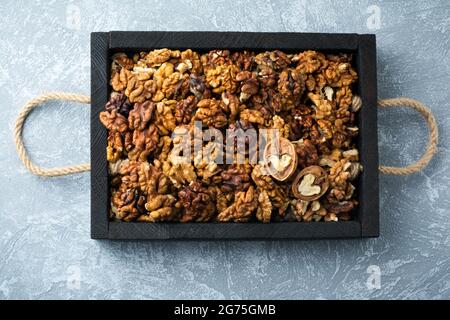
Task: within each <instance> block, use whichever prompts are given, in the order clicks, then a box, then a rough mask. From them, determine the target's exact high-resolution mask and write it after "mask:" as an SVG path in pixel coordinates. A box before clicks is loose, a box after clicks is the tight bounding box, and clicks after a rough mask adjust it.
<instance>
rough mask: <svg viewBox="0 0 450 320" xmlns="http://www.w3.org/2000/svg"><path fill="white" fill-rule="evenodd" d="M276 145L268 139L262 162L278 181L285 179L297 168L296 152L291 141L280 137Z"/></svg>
mask: <svg viewBox="0 0 450 320" xmlns="http://www.w3.org/2000/svg"><path fill="white" fill-rule="evenodd" d="M278 141H279V145H278V150H277V145H276V144H275V143H274V141H269V142H268V143H267V145H266V148H265V149H264V163H265V164H266V168H267V171H268V172H269V174H270V175H271V176H272V177H274V178H275V179H277V180H278V181H285V180H287V179H288V178H289V177H291V176H292V174H293V173H294V171H295V169H296V168H297V153H296V152H295V147H294V145H293V144H292V142H291V141H289V140H288V139H286V138H280V139H279V140H278Z"/></svg>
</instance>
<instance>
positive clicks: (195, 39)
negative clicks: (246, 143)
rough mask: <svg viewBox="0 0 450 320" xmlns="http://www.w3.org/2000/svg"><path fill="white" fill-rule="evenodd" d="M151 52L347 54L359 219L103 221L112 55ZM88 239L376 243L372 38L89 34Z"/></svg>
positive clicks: (106, 195)
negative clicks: (104, 114)
mask: <svg viewBox="0 0 450 320" xmlns="http://www.w3.org/2000/svg"><path fill="white" fill-rule="evenodd" d="M156 48H172V49H180V50H182V49H187V48H191V49H193V50H197V51H207V50H211V49H221V48H222V49H229V50H244V49H248V50H253V51H263V50H274V49H279V50H282V51H285V52H299V51H302V50H308V49H311V50H319V51H322V52H352V53H353V54H354V57H355V67H356V69H357V72H358V76H359V79H358V84H357V86H356V91H357V93H358V94H359V95H360V96H361V98H362V102H363V108H362V109H361V111H360V112H359V116H358V125H359V128H360V134H359V137H358V141H357V144H358V148H359V150H360V155H361V163H362V165H363V166H364V171H363V172H362V174H361V176H360V177H359V178H358V181H357V190H358V201H359V203H360V204H359V206H358V209H357V212H356V215H355V216H356V219H355V220H352V221H338V222H329V223H325V222H279V223H270V224H263V223H218V222H211V223H139V222H116V221H110V219H109V218H108V210H109V198H110V192H109V187H108V171H107V161H106V144H107V130H106V129H105V128H104V127H103V126H102V124H101V123H100V121H99V116H98V115H99V112H101V111H102V110H103V108H104V105H105V103H106V102H107V100H108V96H109V93H110V86H109V78H110V65H111V63H110V58H111V56H112V54H114V53H115V52H120V51H125V52H136V51H137V52H139V51H142V50H147V51H148V50H151V49H156ZM91 99H92V103H91V105H92V108H91V237H92V238H93V239H324V238H363V237H377V236H379V196H378V138H377V76H376V39H375V35H366V34H364V35H358V34H322V33H317V34H314V33H249V32H134V31H132V32H123V31H113V32H93V33H91Z"/></svg>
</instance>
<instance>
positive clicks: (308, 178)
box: [292, 166, 330, 201]
mask: <svg viewBox="0 0 450 320" xmlns="http://www.w3.org/2000/svg"><path fill="white" fill-rule="evenodd" d="M329 186H330V184H329V181H328V175H327V173H326V172H325V170H324V169H322V168H321V167H319V166H309V167H306V168H305V169H303V170H302V171H300V173H299V174H298V175H297V177H296V178H295V180H294V183H293V184H292V192H293V193H294V196H295V197H296V198H298V199H300V200H303V201H314V200H317V199H319V198H320V197H321V196H323V195H324V194H325V192H327V190H328V187H329Z"/></svg>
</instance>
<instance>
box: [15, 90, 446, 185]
mask: <svg viewBox="0 0 450 320" xmlns="http://www.w3.org/2000/svg"><path fill="white" fill-rule="evenodd" d="M51 100H61V101H72V102H79V103H84V104H89V103H90V100H91V99H90V97H89V96H86V95H82V94H74V93H65V92H50V93H46V94H42V95H40V96H38V97H36V98H34V99H32V100H30V101H28V103H27V104H26V105H25V107H24V108H23V109H22V111H21V112H20V113H19V116H18V117H17V120H16V124H15V126H14V142H15V144H16V147H17V153H18V154H19V158H20V160H22V162H23V164H24V165H25V167H26V168H27V169H28V171H30V172H31V173H33V174H35V175H39V176H46V177H55V176H64V175H69V174H73V173H80V172H85V171H89V170H91V165H90V164H88V163H85V164H79V165H70V166H63V167H55V168H51V169H45V168H41V167H40V166H38V165H36V164H34V163H33V162H32V161H31V159H30V157H29V156H28V153H27V150H26V149H25V146H24V143H23V137H22V132H23V125H24V123H25V120H26V119H27V117H28V115H29V114H30V113H31V111H33V109H34V108H36V107H37V106H38V105H40V104H43V103H45V102H47V101H51ZM361 106H362V101H361V98H360V97H358V96H355V97H354V98H353V101H352V107H353V108H355V109H359V108H361ZM378 106H379V107H381V108H387V107H401V106H405V107H410V108H413V109H415V110H417V111H419V113H420V114H422V115H423V116H424V118H425V119H426V121H427V124H428V128H429V131H430V135H429V140H428V144H427V148H426V151H425V153H424V155H423V156H422V157H421V158H420V159H419V160H418V161H417V162H415V163H412V164H410V165H408V166H406V167H389V166H379V170H380V171H381V172H382V173H386V174H393V175H409V174H412V173H415V172H419V171H420V170H422V169H423V168H424V167H425V166H426V165H427V164H428V163H429V162H430V160H431V158H433V156H434V154H435V153H436V151H437V143H438V128H437V124H436V119H435V118H434V116H433V114H432V113H431V111H430V110H429V109H428V108H427V107H425V106H424V105H423V104H422V103H420V102H419V101H416V100H413V99H409V98H394V99H385V100H379V101H378Z"/></svg>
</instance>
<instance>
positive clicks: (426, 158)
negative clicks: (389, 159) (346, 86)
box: [352, 96, 439, 176]
mask: <svg viewBox="0 0 450 320" xmlns="http://www.w3.org/2000/svg"><path fill="white" fill-rule="evenodd" d="M352 104H353V107H354V108H357V109H358V108H361V106H362V101H361V98H360V97H359V96H355V97H354V98H353V101H352ZM378 107H380V108H388V107H409V108H412V109H414V110H417V111H418V112H419V113H420V114H421V115H422V116H423V117H424V118H425V120H426V121H427V125H428V129H429V132H430V134H429V138H428V143H427V148H426V150H425V153H424V154H423V156H422V157H421V158H420V159H419V160H417V161H416V162H414V163H412V164H410V165H407V166H406V167H390V166H379V167H378V169H379V170H380V172H382V173H385V174H393V175H397V176H406V175H409V174H412V173H416V172H419V171H421V170H422V169H423V168H425V167H426V165H427V164H428V163H429V162H430V160H431V158H433V156H434V155H435V153H436V151H437V144H438V139H439V134H438V126H437V123H436V119H435V118H434V116H433V114H432V113H431V111H430V109H428V108H427V107H426V106H424V105H423V104H422V103H420V102H419V101H417V100H414V99H410V98H393V99H384V100H378Z"/></svg>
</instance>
